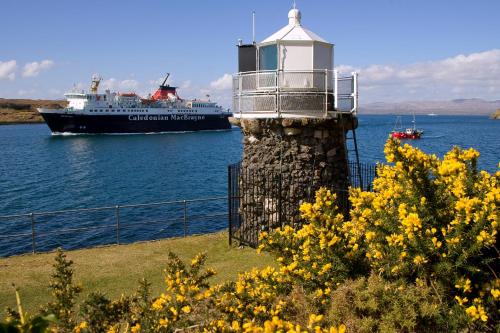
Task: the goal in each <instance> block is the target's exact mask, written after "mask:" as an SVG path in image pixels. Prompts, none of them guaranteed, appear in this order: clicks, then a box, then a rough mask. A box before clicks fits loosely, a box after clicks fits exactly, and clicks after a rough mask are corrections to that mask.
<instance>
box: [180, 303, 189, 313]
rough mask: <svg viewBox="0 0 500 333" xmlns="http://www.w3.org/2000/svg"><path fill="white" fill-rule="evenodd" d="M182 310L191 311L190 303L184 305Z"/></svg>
mask: <svg viewBox="0 0 500 333" xmlns="http://www.w3.org/2000/svg"><path fill="white" fill-rule="evenodd" d="M181 310H182V312H184V313H190V312H191V307H190V306H189V305H186V306H183V307H182V309H181Z"/></svg>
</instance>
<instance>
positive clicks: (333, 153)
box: [326, 148, 337, 157]
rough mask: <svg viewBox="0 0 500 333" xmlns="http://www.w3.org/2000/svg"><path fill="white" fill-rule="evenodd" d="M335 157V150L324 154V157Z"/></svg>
mask: <svg viewBox="0 0 500 333" xmlns="http://www.w3.org/2000/svg"><path fill="white" fill-rule="evenodd" d="M335 155H337V148H333V149H330V150H329V151H327V152H326V157H333V156H335Z"/></svg>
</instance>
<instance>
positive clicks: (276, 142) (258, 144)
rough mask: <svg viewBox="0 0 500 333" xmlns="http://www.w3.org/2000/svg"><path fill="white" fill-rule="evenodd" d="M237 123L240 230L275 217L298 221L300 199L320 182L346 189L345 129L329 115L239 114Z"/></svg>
mask: <svg viewBox="0 0 500 333" xmlns="http://www.w3.org/2000/svg"><path fill="white" fill-rule="evenodd" d="M240 126H241V127H242V129H243V135H244V141H243V142H244V147H243V158H242V166H243V168H244V169H243V170H242V175H245V176H242V178H241V183H240V194H241V199H240V207H239V212H240V213H241V216H242V224H241V231H242V232H246V231H248V232H253V231H254V230H256V229H257V228H262V227H263V225H262V223H263V224H264V225H266V227H267V226H268V225H269V227H271V228H274V227H277V226H279V225H276V223H278V220H281V221H282V222H283V223H287V224H293V223H301V222H300V214H299V212H298V207H299V202H300V200H306V201H311V200H313V199H314V189H316V188H317V187H318V186H320V185H325V186H327V187H329V188H332V189H344V190H347V186H348V180H347V177H346V175H347V161H346V158H345V153H344V149H345V148H344V147H345V146H344V135H345V134H344V130H343V129H342V127H341V126H340V124H336V123H335V121H334V120H333V119H313V118H298V119H243V120H241V122H240ZM248 169H250V170H251V171H250V172H248ZM244 177H247V178H244ZM278 203H281V205H282V206H281V209H282V210H280V213H279V216H278V215H277V210H279V209H280V207H278ZM278 217H279V219H278Z"/></svg>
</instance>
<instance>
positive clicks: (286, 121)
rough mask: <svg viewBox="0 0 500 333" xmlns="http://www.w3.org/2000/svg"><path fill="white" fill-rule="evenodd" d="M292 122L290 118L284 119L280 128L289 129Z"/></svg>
mask: <svg viewBox="0 0 500 333" xmlns="http://www.w3.org/2000/svg"><path fill="white" fill-rule="evenodd" d="M293 123H294V121H293V119H291V118H285V119H283V120H282V121H281V126H283V127H291V126H292V125H293Z"/></svg>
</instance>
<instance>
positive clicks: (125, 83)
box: [101, 78, 139, 91]
mask: <svg viewBox="0 0 500 333" xmlns="http://www.w3.org/2000/svg"><path fill="white" fill-rule="evenodd" d="M101 87H102V88H103V89H109V90H111V91H116V90H122V91H123V90H128V91H135V90H137V88H138V87H139V82H137V81H136V80H131V79H127V80H121V81H120V80H117V79H115V78H110V79H107V80H104V81H102V82H101Z"/></svg>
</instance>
